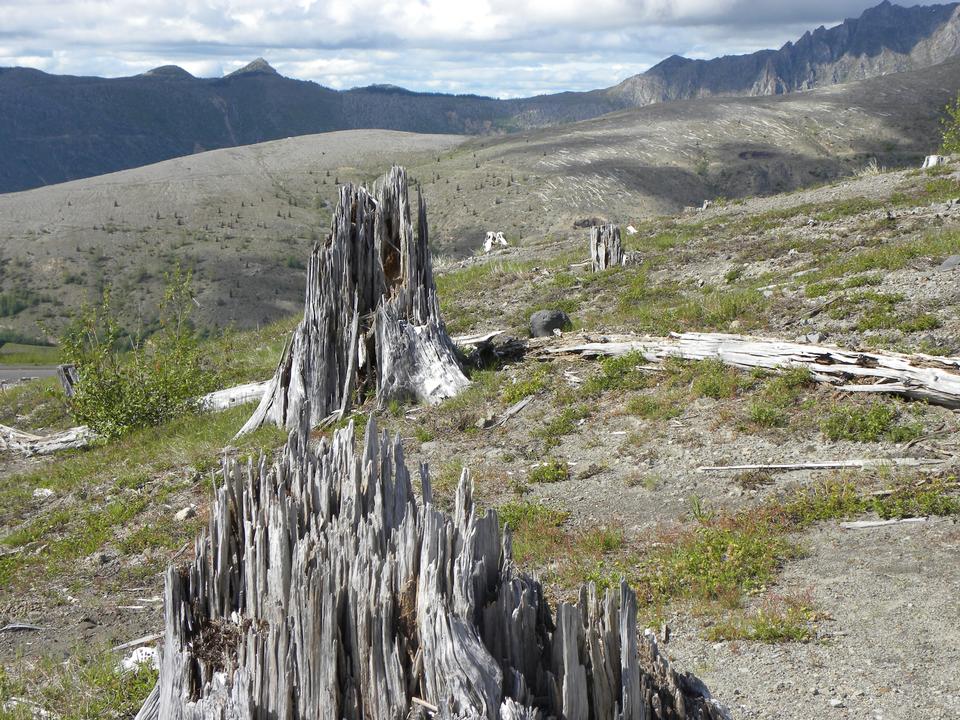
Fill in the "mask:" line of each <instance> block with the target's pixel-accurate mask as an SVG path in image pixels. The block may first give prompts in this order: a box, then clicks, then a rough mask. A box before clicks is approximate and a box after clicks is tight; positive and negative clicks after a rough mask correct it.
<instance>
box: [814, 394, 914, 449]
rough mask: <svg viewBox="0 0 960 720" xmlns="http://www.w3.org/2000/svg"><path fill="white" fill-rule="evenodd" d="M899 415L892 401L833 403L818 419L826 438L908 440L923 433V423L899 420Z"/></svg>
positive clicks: (859, 440)
mask: <svg viewBox="0 0 960 720" xmlns="http://www.w3.org/2000/svg"><path fill="white" fill-rule="evenodd" d="M900 416H901V413H900V411H899V409H897V408H896V407H895V406H894V405H893V404H891V403H884V402H873V403H869V404H867V405H865V406H858V405H850V404H842V405H841V404H835V405H834V406H833V407H832V408H830V409H829V411H828V414H827V416H826V417H825V418H824V419H823V420H822V421H821V423H820V430H821V432H823V434H824V435H825V436H826V437H827V438H828V439H829V440H833V441H837V440H852V441H854V442H879V441H881V440H889V441H890V442H907V441H909V440H913V439H914V438H917V437H919V436H920V435H921V434H922V433H923V424H922V423H920V422H910V423H902V422H898V420H899V418H900Z"/></svg>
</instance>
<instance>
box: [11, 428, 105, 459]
mask: <svg viewBox="0 0 960 720" xmlns="http://www.w3.org/2000/svg"><path fill="white" fill-rule="evenodd" d="M96 438H97V434H96V433H95V432H93V430H91V429H90V428H88V427H87V426H86V425H80V426H78V427H74V428H70V429H69V430H64V431H63V432H56V433H51V434H50V435H34V434H32V433H27V432H23V431H22V430H17V429H15V428H12V427H7V426H6V425H0V450H4V451H7V452H15V453H18V454H20V455H25V456H27V457H31V456H33V455H51V454H53V453H55V452H60V451H61V450H75V449H78V448H83V447H87V446H88V445H89V444H90V443H92V442H93V441H94V440H95V439H96Z"/></svg>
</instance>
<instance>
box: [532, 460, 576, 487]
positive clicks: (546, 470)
mask: <svg viewBox="0 0 960 720" xmlns="http://www.w3.org/2000/svg"><path fill="white" fill-rule="evenodd" d="M569 478H570V466H569V465H567V463H566V461H565V460H558V459H557V458H550V459H548V460H544V461H543V462H542V463H541V464H540V465H537V466H536V467H535V468H533V470H531V471H530V475H529V480H530V482H532V483H555V482H563V481H564V480H568V479H569Z"/></svg>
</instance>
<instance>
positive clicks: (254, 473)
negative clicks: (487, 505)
mask: <svg viewBox="0 0 960 720" xmlns="http://www.w3.org/2000/svg"><path fill="white" fill-rule="evenodd" d="M303 417H304V420H306V418H308V417H309V413H308V412H305V413H304V416H303ZM308 430H309V426H308V425H307V424H306V423H304V424H303V425H302V426H301V427H299V428H297V429H295V430H294V431H293V432H292V433H291V437H290V441H289V442H288V444H287V446H286V447H285V448H284V450H283V453H282V456H281V457H280V459H279V460H278V461H276V462H275V463H274V464H273V465H270V464H268V462H267V460H266V459H265V458H262V459H261V460H260V462H259V463H257V464H249V465H239V464H237V463H236V462H235V461H233V460H225V464H224V468H223V473H224V484H223V486H222V487H221V488H220V489H219V491H218V492H217V495H216V497H215V500H214V503H213V506H212V508H211V512H210V524H209V528H208V530H207V531H206V532H205V533H204V535H203V536H202V537H201V538H200V539H199V540H198V541H197V544H196V550H195V556H194V559H193V560H192V562H190V564H188V565H187V566H184V567H181V568H173V567H171V568H170V569H169V570H168V571H167V575H166V590H165V603H166V604H165V637H164V640H163V644H162V662H161V669H160V679H159V682H158V686H157V689H156V690H155V691H154V693H153V694H152V695H151V696H150V699H149V700H148V701H147V703H146V704H145V705H144V708H143V710H142V711H141V713H140V715H139V716H138V717H139V718H140V720H157V719H158V718H163V719H164V720H181V719H182V720H212V719H213V718H217V719H218V720H235V719H240V718H244V719H247V718H267V717H269V718H288V719H291V720H297V719H301V718H303V719H306V718H319V719H320V720H324V719H328V720H342V719H343V718H354V719H356V720H403V719H404V718H408V717H412V718H417V717H420V718H422V717H425V714H426V713H427V712H429V713H430V714H431V715H433V716H434V717H439V718H444V719H447V720H454V719H466V718H470V719H471V720H481V719H482V720H492V719H495V718H502V719H508V718H510V719H517V720H519V719H524V720H534V719H538V718H548V717H553V718H566V719H567V720H588V719H589V718H604V719H607V718H611V719H620V720H640V719H641V718H644V719H650V720H661V719H667V718H670V719H671V720H673V719H679V718H689V719H690V720H696V719H698V718H699V719H704V720H705V719H713V720H716V719H718V718H724V717H726V713H725V711H724V709H723V708H722V706H720V705H719V704H717V703H716V702H715V701H714V700H712V699H710V697H709V693H708V692H707V691H706V689H705V688H704V686H703V685H702V683H700V682H699V681H698V680H697V679H696V678H694V677H692V676H689V675H680V674H678V673H676V672H675V671H674V670H673V669H672V668H671V666H670V663H669V661H668V660H667V659H666V657H664V656H662V655H661V654H660V653H659V652H658V649H657V643H656V639H655V637H654V636H653V635H652V634H650V633H646V634H644V635H643V636H641V637H639V638H638V635H637V627H636V613H637V607H636V597H635V595H634V593H633V592H632V591H631V590H630V589H629V588H628V587H627V586H626V584H625V583H621V585H620V587H619V588H618V589H617V590H615V591H608V592H607V593H606V595H605V596H603V597H601V596H599V595H598V594H597V592H596V590H595V588H594V587H593V585H590V586H587V587H584V588H583V589H582V590H581V592H580V600H579V602H578V604H576V605H568V604H561V605H560V606H559V607H558V608H557V613H556V616H555V617H554V615H553V614H552V613H551V610H550V607H549V605H548V603H547V601H546V600H545V598H544V595H543V588H542V587H541V586H540V584H539V582H537V581H536V580H534V579H531V578H529V577H527V576H526V575H523V574H522V573H520V572H518V571H517V569H516V567H515V566H514V565H513V563H512V561H511V540H510V533H509V530H505V531H504V533H503V535H502V536H501V531H500V521H499V519H498V517H497V514H496V512H495V511H493V510H488V511H487V512H486V514H484V515H480V514H478V513H477V512H476V511H475V507H474V504H473V499H472V485H471V483H470V481H469V476H468V474H467V472H466V471H464V474H463V476H462V478H461V481H460V487H459V489H458V491H457V497H456V504H455V511H454V514H453V517H450V516H448V515H446V514H445V513H443V512H440V511H439V510H437V509H436V508H435V507H434V506H433V504H432V502H431V489H430V479H429V474H428V470H427V468H426V466H422V467H421V468H420V481H421V484H422V494H423V498H424V504H419V503H418V502H417V500H416V498H415V496H414V490H413V485H412V483H411V479H410V474H409V472H408V470H407V468H406V466H405V465H404V459H403V451H402V445H401V443H400V439H399V437H397V438H396V439H394V440H393V442H390V441H389V439H388V438H387V435H386V433H384V434H383V435H382V436H378V434H377V429H376V426H375V423H374V421H373V419H372V418H371V420H370V422H369V424H368V426H367V429H366V439H365V444H364V447H363V449H362V450H360V451H358V450H357V449H356V448H355V445H354V429H353V424H352V423H351V425H350V426H349V427H348V428H346V429H343V430H340V431H338V432H337V433H336V434H335V435H334V438H333V442H332V444H328V442H327V441H326V439H324V440H322V441H321V442H320V444H319V447H317V446H311V445H310V444H309V443H308V440H307V438H308V436H307V431H308Z"/></svg>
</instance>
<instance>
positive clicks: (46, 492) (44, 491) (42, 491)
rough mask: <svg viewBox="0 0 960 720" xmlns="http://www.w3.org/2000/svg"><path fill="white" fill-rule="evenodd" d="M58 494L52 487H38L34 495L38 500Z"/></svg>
mask: <svg viewBox="0 0 960 720" xmlns="http://www.w3.org/2000/svg"><path fill="white" fill-rule="evenodd" d="M54 495H56V493H55V492H53V490H51V489H50V488H36V489H34V491H33V497H34V498H35V499H36V500H48V499H50V498H52V497H53V496H54Z"/></svg>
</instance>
